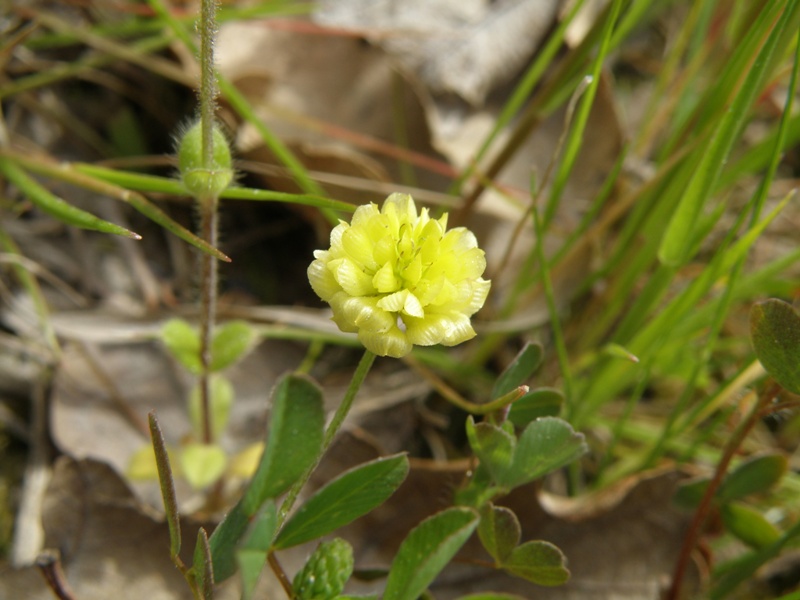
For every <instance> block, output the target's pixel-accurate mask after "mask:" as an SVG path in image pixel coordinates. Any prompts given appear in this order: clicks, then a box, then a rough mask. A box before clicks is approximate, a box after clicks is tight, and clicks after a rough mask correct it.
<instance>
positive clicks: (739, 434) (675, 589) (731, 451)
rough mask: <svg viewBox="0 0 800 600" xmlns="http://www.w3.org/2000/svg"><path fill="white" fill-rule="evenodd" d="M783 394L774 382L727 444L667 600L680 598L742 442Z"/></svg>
mask: <svg viewBox="0 0 800 600" xmlns="http://www.w3.org/2000/svg"><path fill="white" fill-rule="evenodd" d="M780 391H781V387H780V385H778V384H777V383H776V382H775V381H770V382H769V383H768V384H767V387H766V388H764V390H763V391H762V392H761V395H760V396H759V397H758V401H757V402H756V403H755V405H754V406H753V408H752V409H751V410H750V412H749V413H748V415H747V417H746V418H745V419H744V421H742V422H741V423H740V424H739V426H738V427H737V428H736V430H735V431H734V432H733V435H732V436H731V438H730V440H729V441H728V444H727V445H726V446H725V450H724V452H723V454H722V457H721V458H720V461H719V463H717V468H716V469H715V471H714V477H713V478H712V479H711V481H710V482H709V484H708V487H707V488H706V491H705V494H703V498H702V500H701V501H700V505H699V506H698V507H697V510H696V511H695V513H694V517H693V518H692V522H691V523H690V524H689V529H688V530H687V531H686V536H685V537H684V538H683V546H681V551H680V554H679V555H678V560H677V561H676V563H675V570H674V571H673V574H672V584H671V585H670V588H669V590H667V594H666V595H665V596H664V600H678V598H679V597H680V592H681V586H682V584H683V578H684V576H685V575H686V569H687V568H688V567H689V561H690V560H691V557H692V552H693V551H694V548H695V546H696V545H697V540H698V538H699V537H700V532H701V531H702V528H703V524H704V523H705V521H706V518H707V517H708V513H709V512H710V511H711V507H712V504H713V500H714V495H715V494H716V492H717V490H718V489H719V486H720V485H721V484H722V481H723V479H724V477H725V474H726V473H727V472H728V466H729V465H730V463H731V461H732V460H733V457H734V456H735V455H736V452H737V451H738V450H739V447H740V446H741V445H742V442H744V440H745V438H746V437H747V436H748V435H749V434H750V431H751V430H752V429H753V427H755V425H756V423H758V420H759V419H760V418H761V417H762V416H763V414H764V411H765V409H766V408H767V406H768V405H769V403H770V402H771V401H772V400H773V399H774V398H775V397H776V396H777V395H778V393H779V392H780Z"/></svg>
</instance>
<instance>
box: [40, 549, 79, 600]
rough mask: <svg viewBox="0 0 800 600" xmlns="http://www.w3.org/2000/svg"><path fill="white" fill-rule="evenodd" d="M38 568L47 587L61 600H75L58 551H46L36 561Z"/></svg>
mask: <svg viewBox="0 0 800 600" xmlns="http://www.w3.org/2000/svg"><path fill="white" fill-rule="evenodd" d="M36 566H37V567H39V571H41V573H42V576H43V577H44V580H45V581H46V582H47V586H48V587H49V588H50V590H51V591H52V592H53V594H55V596H56V598H58V599H59V600H75V596H74V594H73V593H72V590H71V589H70V587H69V583H68V582H67V578H66V577H65V576H64V569H62V568H61V557H60V556H59V553H58V551H57V550H45V551H44V552H42V553H41V554H40V555H39V556H38V558H37V559H36Z"/></svg>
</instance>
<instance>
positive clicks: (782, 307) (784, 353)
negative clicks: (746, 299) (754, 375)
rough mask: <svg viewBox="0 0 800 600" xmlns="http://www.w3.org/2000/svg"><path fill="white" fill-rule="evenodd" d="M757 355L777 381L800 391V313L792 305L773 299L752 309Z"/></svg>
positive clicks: (798, 392) (752, 324)
mask: <svg viewBox="0 0 800 600" xmlns="http://www.w3.org/2000/svg"><path fill="white" fill-rule="evenodd" d="M750 335H751V337H752V338H753V347H754V349H755V351H756V356H758V360H759V361H761V364H762V365H764V368H765V369H766V371H767V373H769V374H770V375H771V376H772V377H773V378H774V379H775V381H777V382H778V383H779V384H780V385H781V386H782V387H784V388H785V389H787V390H789V391H790V392H792V393H794V394H800V316H798V314H797V311H795V310H794V308H792V305H791V304H788V303H786V302H783V301H782V300H776V299H774V298H772V299H770V300H765V301H764V302H759V303H758V304H756V305H755V306H753V308H752V310H751V311H750Z"/></svg>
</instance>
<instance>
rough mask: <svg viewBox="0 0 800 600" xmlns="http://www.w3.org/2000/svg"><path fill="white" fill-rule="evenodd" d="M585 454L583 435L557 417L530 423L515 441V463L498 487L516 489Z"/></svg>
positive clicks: (499, 480) (499, 481) (500, 480)
mask: <svg viewBox="0 0 800 600" xmlns="http://www.w3.org/2000/svg"><path fill="white" fill-rule="evenodd" d="M586 451H587V447H586V440H585V439H584V437H583V434H582V433H576V432H575V431H574V430H573V429H572V427H571V426H570V424H569V423H567V422H566V421H564V420H562V419H558V418H556V417H544V418H541V419H537V420H535V421H533V422H532V423H530V424H529V425H528V426H527V427H526V428H525V430H524V431H523V432H522V434H521V435H520V436H519V439H518V440H517V447H516V450H515V451H514V460H513V462H512V464H511V466H510V468H509V469H508V470H507V471H506V473H505V475H504V476H503V478H502V479H498V483H499V484H500V485H506V486H509V487H516V486H518V485H522V484H524V483H528V482H529V481H533V480H534V479H538V478H539V477H542V476H544V475H546V474H547V473H549V472H551V471H554V470H556V469H559V468H561V467H563V466H565V465H568V464H569V463H571V462H572V461H574V460H577V459H578V458H580V457H581V456H582V455H583V454H584V453H585V452H586Z"/></svg>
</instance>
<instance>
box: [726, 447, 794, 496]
mask: <svg viewBox="0 0 800 600" xmlns="http://www.w3.org/2000/svg"><path fill="white" fill-rule="evenodd" d="M788 468H789V463H788V461H787V460H786V457H785V456H784V455H783V454H777V453H772V454H762V455H760V456H754V457H753V458H750V459H748V460H746V461H744V462H743V463H741V464H740V465H738V466H737V467H736V468H735V469H734V470H733V471H731V472H730V473H729V474H728V476H727V477H725V481H723V482H722V485H721V486H720V487H719V490H718V491H717V497H718V498H719V499H720V500H721V501H723V502H728V501H730V500H739V499H741V498H744V497H745V496H749V495H750V494H758V493H761V492H766V491H767V490H768V489H770V488H771V487H772V486H774V485H775V484H777V483H778V482H779V481H780V480H781V478H782V477H783V476H784V474H785V473H786V470H787V469H788Z"/></svg>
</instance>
